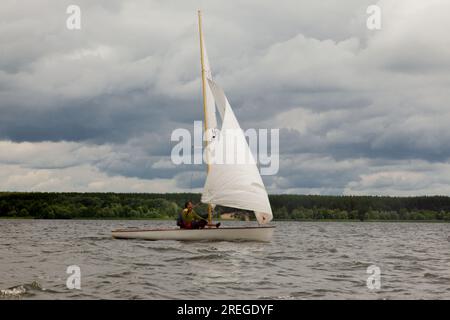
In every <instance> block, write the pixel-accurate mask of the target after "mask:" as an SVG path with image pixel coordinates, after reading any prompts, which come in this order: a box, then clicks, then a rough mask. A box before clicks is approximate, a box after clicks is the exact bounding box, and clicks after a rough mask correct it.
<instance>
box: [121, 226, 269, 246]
mask: <svg viewBox="0 0 450 320" xmlns="http://www.w3.org/2000/svg"><path fill="white" fill-rule="evenodd" d="M274 229H275V227H272V226H270V227H229V228H226V227H225V228H217V229H216V228H210V229H209V228H205V229H194V230H188V229H119V230H113V231H112V236H113V238H116V239H143V240H181V241H200V240H209V241H263V242H269V241H270V240H271V239H272V235H273V231H274Z"/></svg>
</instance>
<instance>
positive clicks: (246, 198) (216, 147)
mask: <svg viewBox="0 0 450 320" xmlns="http://www.w3.org/2000/svg"><path fill="white" fill-rule="evenodd" d="M208 87H209V89H210V90H211V93H212V95H213V97H214V100H215V102H216V104H217V108H218V109H219V110H223V118H222V128H221V130H220V132H219V135H218V137H217V139H216V140H215V141H214V142H213V143H211V144H209V145H208V151H207V152H209V154H210V156H209V157H208V158H209V161H210V164H209V172H208V176H207V178H206V183H205V187H204V190H203V194H202V202H204V203H209V204H212V205H222V206H227V207H233V208H239V209H244V210H253V211H254V212H255V215H256V218H257V220H258V222H259V223H260V224H265V223H267V222H269V221H271V220H272V217H273V215H272V209H271V207H270V202H269V197H268V195H267V191H266V189H265V187H264V183H263V181H262V179H261V176H260V174H259V172H258V168H257V166H256V162H255V160H254V158H253V156H252V154H251V151H250V148H249V146H248V144H247V141H246V139H245V136H244V133H243V132H242V129H241V127H240V126H239V123H238V121H237V119H236V117H235V115H234V112H233V110H232V109H231V106H230V104H229V102H228V99H227V98H226V96H225V93H224V92H223V90H222V89H221V88H220V87H219V85H218V84H217V83H215V82H214V81H213V80H212V79H208Z"/></svg>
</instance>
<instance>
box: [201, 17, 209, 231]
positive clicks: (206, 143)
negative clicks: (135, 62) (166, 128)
mask: <svg viewBox="0 0 450 320" xmlns="http://www.w3.org/2000/svg"><path fill="white" fill-rule="evenodd" d="M198 32H199V34H200V62H201V65H202V93H203V113H204V116H205V125H204V129H205V136H207V135H206V132H207V131H208V118H207V114H206V112H207V107H206V75H205V61H204V59H205V58H204V54H203V52H204V48H203V31H202V12H201V11H200V10H198ZM205 147H206V148H208V140H207V139H206V141H205ZM206 156H207V157H208V152H207V153H206ZM206 162H207V169H206V173H207V174H208V173H209V160H208V159H207V161H206ZM211 224H212V207H211V204H209V203H208V225H211Z"/></svg>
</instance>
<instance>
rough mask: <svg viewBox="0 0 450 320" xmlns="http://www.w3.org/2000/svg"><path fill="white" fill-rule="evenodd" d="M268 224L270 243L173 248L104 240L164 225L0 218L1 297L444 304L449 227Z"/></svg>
mask: <svg viewBox="0 0 450 320" xmlns="http://www.w3.org/2000/svg"><path fill="white" fill-rule="evenodd" d="M225 224H228V225H229V224H230V223H225ZM234 224H236V223H234ZM274 224H275V225H276V226H277V228H276V230H275V234H274V239H273V241H272V242H271V243H256V242H178V241H141V240H140V241H137V240H136V241H135V240H114V239H112V238H111V233H110V231H111V230H112V229H114V228H117V227H124V226H136V227H166V226H171V225H173V223H172V222H170V221H117V220H93V221H90V220H0V290H1V291H0V299H11V298H12V299H18V298H19V299H68V298H71V299H72V298H77V299H100V298H101V299H118V298H120V299H167V298H168V299H182V298H188V299H189V298H196V299H229V298H234V299H267V298H271V299H272V298H273V299H349V298H352V299H403V298H406V299H412V298H424V299H432V298H437V299H450V242H449V240H450V238H449V236H450V224H447V223H390V222H384V223H375V222H364V223H361V222H355V223H353V222H275V223H274ZM70 265H77V266H79V267H80V269H81V290H69V289H68V288H67V287H66V280H67V278H68V277H69V274H67V273H66V270H67V267H68V266H70ZM370 265H376V266H378V267H379V268H380V270H381V288H380V289H379V290H370V289H368V287H367V285H366V281H367V278H368V276H369V274H367V272H366V271H367V267H368V266H370ZM8 289H9V290H8Z"/></svg>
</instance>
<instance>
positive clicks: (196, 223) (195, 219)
mask: <svg viewBox="0 0 450 320" xmlns="http://www.w3.org/2000/svg"><path fill="white" fill-rule="evenodd" d="M207 224H208V220H206V219H205V218H203V217H201V216H199V215H198V214H197V213H196V212H195V211H194V205H193V204H192V201H187V202H186V203H185V204H184V209H183V212H181V214H180V216H179V217H178V220H177V225H178V226H179V227H180V228H181V229H203V228H204V227H205V226H206V225H207ZM219 226H220V223H218V224H216V227H217V228H218V227H219Z"/></svg>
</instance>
